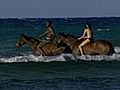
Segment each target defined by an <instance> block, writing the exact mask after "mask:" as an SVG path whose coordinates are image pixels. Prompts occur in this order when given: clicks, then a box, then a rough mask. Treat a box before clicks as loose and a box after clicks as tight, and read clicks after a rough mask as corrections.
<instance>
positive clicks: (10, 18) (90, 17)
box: [0, 16, 120, 19]
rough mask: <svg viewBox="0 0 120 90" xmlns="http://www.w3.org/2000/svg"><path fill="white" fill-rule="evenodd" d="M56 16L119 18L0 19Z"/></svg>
mask: <svg viewBox="0 0 120 90" xmlns="http://www.w3.org/2000/svg"><path fill="white" fill-rule="evenodd" d="M56 18H58V19H62V18H63V19H69V18H74V19H77V18H78V19H79V18H83V19H84V18H85V19H87V18H88V19H89V18H91V19H95V18H120V16H119V17H112V16H110V17H109V16H108V17H107V16H106V17H102V16H101V17H25V18H19V17H0V19H56Z"/></svg>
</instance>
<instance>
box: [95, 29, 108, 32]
mask: <svg viewBox="0 0 120 90" xmlns="http://www.w3.org/2000/svg"><path fill="white" fill-rule="evenodd" d="M97 31H99V32H100V31H110V29H109V28H107V29H101V28H99V29H97Z"/></svg>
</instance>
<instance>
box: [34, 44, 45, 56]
mask: <svg viewBox="0 0 120 90" xmlns="http://www.w3.org/2000/svg"><path fill="white" fill-rule="evenodd" d="M36 49H37V50H39V52H40V53H41V54H42V55H44V56H45V55H46V54H45V52H44V51H43V49H42V47H40V46H39V45H38V46H37V48H36Z"/></svg>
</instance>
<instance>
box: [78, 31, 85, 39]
mask: <svg viewBox="0 0 120 90" xmlns="http://www.w3.org/2000/svg"><path fill="white" fill-rule="evenodd" d="M85 34H86V29H85V30H84V33H83V35H82V36H81V37H80V38H78V40H80V39H82V38H84V37H85Z"/></svg>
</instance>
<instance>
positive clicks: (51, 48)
mask: <svg viewBox="0 0 120 90" xmlns="http://www.w3.org/2000/svg"><path fill="white" fill-rule="evenodd" d="M24 44H28V45H29V46H30V47H31V48H32V49H33V51H34V54H35V55H37V56H38V55H41V54H42V55H46V56H52V55H58V54H61V53H62V52H63V51H64V49H65V47H58V46H57V44H54V43H52V42H46V43H45V42H44V44H43V43H42V42H41V41H39V40H37V39H35V38H33V37H28V36H26V35H24V34H22V35H21V36H20V39H19V40H18V42H17V43H16V47H18V48H19V47H21V46H22V45H24Z"/></svg>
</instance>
